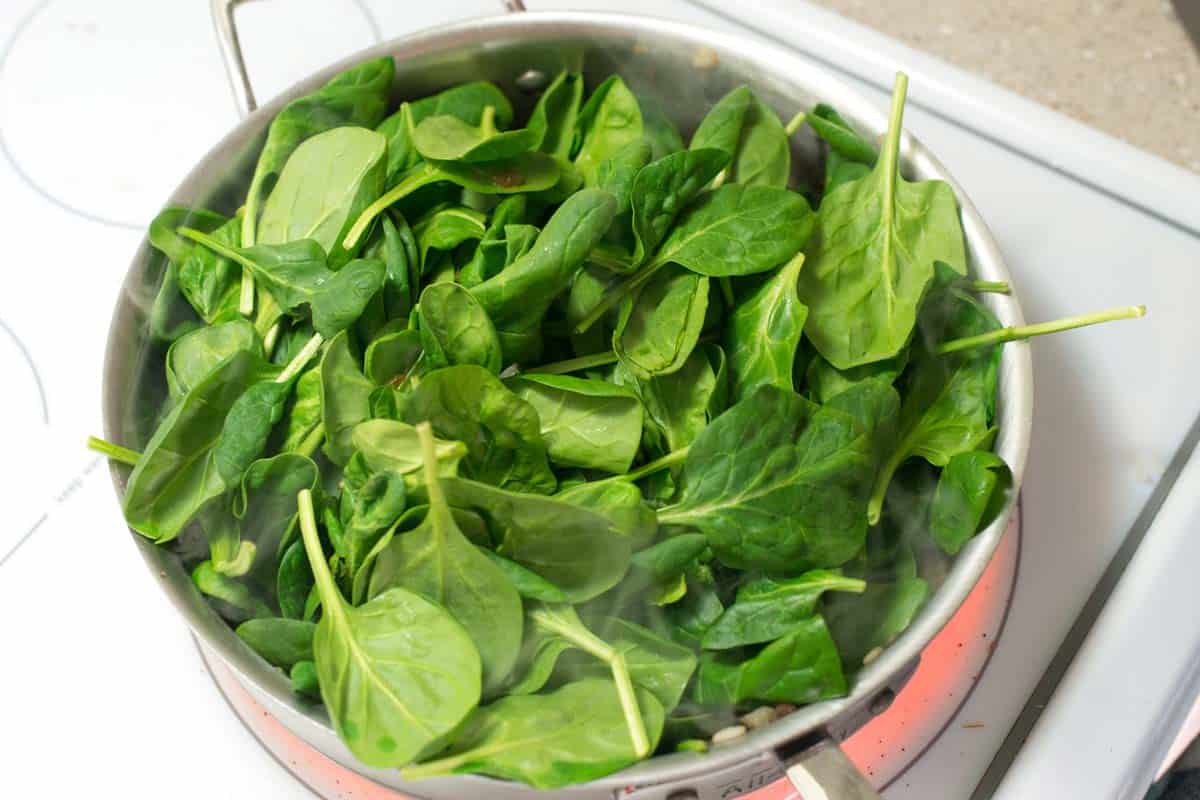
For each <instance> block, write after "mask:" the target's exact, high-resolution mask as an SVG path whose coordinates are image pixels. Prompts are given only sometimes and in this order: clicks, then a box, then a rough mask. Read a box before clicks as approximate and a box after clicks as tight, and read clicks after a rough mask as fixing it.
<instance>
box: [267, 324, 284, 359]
mask: <svg viewBox="0 0 1200 800" xmlns="http://www.w3.org/2000/svg"><path fill="white" fill-rule="evenodd" d="M281 329H282V326H281V325H280V324H279V323H278V322H276V323H274V324H273V325H271V327H270V328H268V329H267V335H266V336H264V337H263V352H264V353H266V354H267V358H270V357H271V353H273V352H275V343H276V342H278V341H279V331H280V330H281Z"/></svg>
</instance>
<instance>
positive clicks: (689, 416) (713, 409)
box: [614, 344, 729, 456]
mask: <svg viewBox="0 0 1200 800" xmlns="http://www.w3.org/2000/svg"><path fill="white" fill-rule="evenodd" d="M614 379H615V380H617V381H618V382H619V383H626V382H627V381H628V383H629V384H631V385H632V386H633V388H634V390H635V391H636V392H637V394H638V397H640V398H641V401H642V405H643V406H644V407H645V411H646V421H645V426H644V428H643V435H642V444H643V447H645V448H646V450H647V451H648V452H649V453H651V454H653V455H656V456H665V455H667V454H668V453H672V452H678V451H680V450H682V449H683V448H685V447H687V446H688V445H690V444H691V443H692V442H693V441H695V439H696V437H697V436H699V435H700V432H701V431H702V430H704V428H705V426H706V425H708V423H709V422H711V421H712V420H713V419H715V418H716V417H717V416H718V415H719V414H720V413H721V412H722V411H724V410H725V408H726V406H727V404H728V398H729V390H728V383H729V380H728V376H727V374H726V369H725V354H724V352H723V351H722V350H721V348H720V347H719V346H717V345H714V344H702V345H700V346H699V347H697V348H696V349H694V350H692V352H691V355H689V356H688V358H687V361H685V362H684V364H683V366H682V367H681V368H680V369H679V370H677V371H675V372H672V373H670V374H668V375H658V376H656V377H653V378H649V379H644V380H643V379H639V378H636V377H634V376H632V375H629V376H623V375H621V374H619V373H618V374H617V375H615V376H614Z"/></svg>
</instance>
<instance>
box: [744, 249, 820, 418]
mask: <svg viewBox="0 0 1200 800" xmlns="http://www.w3.org/2000/svg"><path fill="white" fill-rule="evenodd" d="M803 265H804V254H803V253H799V254H797V255H796V256H794V257H793V258H792V260H791V261H788V262H787V263H786V264H784V265H783V267H782V268H780V270H779V271H778V272H777V273H775V274H774V275H771V276H769V277H768V278H767V279H766V280H763V281H761V282H760V283H759V285H758V286H757V287H756V288H755V289H754V290H753V291H752V292H750V293H749V294H748V295H746V296H745V297H743V298H742V299H741V300H740V301H738V304H737V305H736V306H735V307H734V309H733V313H732V314H731V315H730V318H729V322H728V323H727V324H726V327H725V341H724V344H725V353H726V354H727V355H728V357H729V377H730V379H731V382H732V384H733V385H732V390H733V397H734V399H735V401H736V400H741V399H742V398H745V397H748V396H750V394H751V393H753V392H754V390H755V389H757V388H758V387H759V386H776V387H778V388H780V389H786V390H790V389H791V388H792V372H793V369H794V367H795V361H796V350H797V348H798V347H799V346H800V337H801V336H802V335H803V333H804V320H805V319H806V318H807V317H808V308H807V307H806V306H805V305H804V304H803V303H801V302H800V298H799V296H798V295H797V293H796V282H797V281H798V280H799V277H800V268H801V267H802V266H803Z"/></svg>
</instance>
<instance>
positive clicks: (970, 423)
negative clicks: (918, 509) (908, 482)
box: [867, 290, 1000, 524]
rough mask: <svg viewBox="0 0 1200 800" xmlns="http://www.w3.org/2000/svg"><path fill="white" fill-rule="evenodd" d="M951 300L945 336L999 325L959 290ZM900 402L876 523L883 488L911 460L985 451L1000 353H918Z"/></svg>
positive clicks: (878, 483)
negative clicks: (951, 311) (897, 427)
mask: <svg viewBox="0 0 1200 800" xmlns="http://www.w3.org/2000/svg"><path fill="white" fill-rule="evenodd" d="M950 291H951V293H952V295H953V298H954V300H953V302H954V308H955V313H954V317H953V319H952V320H951V321H950V322H949V323H948V331H949V334H948V335H950V336H952V337H953V336H959V335H961V336H970V335H974V334H977V333H983V332H985V331H989V330H994V329H996V328H997V327H999V323H998V322H997V321H996V319H995V318H994V317H993V316H992V315H991V313H990V312H989V311H988V310H987V309H986V308H984V307H983V305H982V304H981V303H979V301H977V300H975V299H974V298H973V297H970V296H968V295H966V294H964V293H961V292H959V291H958V290H950ZM909 369H910V370H911V375H910V376H909V377H908V379H907V381H906V384H905V394H904V402H903V403H902V404H901V407H900V415H899V433H898V436H897V443H896V446H895V447H894V448H893V449H892V452H891V454H890V455H889V456H888V457H887V458H886V459H885V460H884V462H883V465H882V466H881V467H880V469H879V473H878V475H877V476H876V479H875V488H874V490H873V491H872V493H871V501H870V505H869V506H868V508H867V514H868V518H869V520H870V522H871V523H872V524H874V523H875V522H877V521H878V520H879V517H880V513H881V510H882V507H883V500H884V497H885V496H886V494H887V488H888V484H890V483H891V480H892V476H893V475H894V474H895V472H896V470H897V469H898V468H899V467H900V465H901V464H903V463H904V462H905V461H906V460H908V459H909V458H910V457H913V456H919V457H921V458H924V459H925V460H926V461H928V462H929V463H930V464H933V465H934V466H938V467H942V466H945V465H946V464H947V463H948V462H949V461H950V459H951V458H953V457H954V456H956V455H958V454H960V453H969V452H971V451H972V450H983V449H987V447H988V445H990V443H991V441H992V439H993V437H994V436H995V433H996V430H995V428H994V427H993V425H992V422H993V419H994V417H995V412H996V381H997V376H998V373H999V369H1000V350H999V348H996V347H984V348H978V349H975V350H966V351H962V352H959V353H952V354H948V355H944V356H939V355H934V354H933V353H930V352H928V351H922V352H920V353H918V354H917V355H916V356H915V358H914V361H913V364H912V365H911V366H910V367H909Z"/></svg>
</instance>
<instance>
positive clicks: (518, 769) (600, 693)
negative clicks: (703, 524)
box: [400, 678, 663, 789]
mask: <svg viewBox="0 0 1200 800" xmlns="http://www.w3.org/2000/svg"><path fill="white" fill-rule="evenodd" d="M637 698H638V705H639V706H640V707H641V709H642V716H643V718H644V719H645V721H646V728H647V730H648V731H649V733H650V734H651V736H652V738H651V743H652V744H656V743H657V742H658V736H659V735H660V734H661V731H662V723H663V711H662V706H661V705H660V704H659V702H658V701H657V700H656V699H654V695H652V694H650V693H649V692H646V691H641V692H638V695H637ZM639 758H640V756H639V755H638V753H637V751H636V750H635V749H634V747H633V745H632V742H631V741H630V739H629V734H628V733H627V732H626V731H625V729H624V727H622V725H621V707H620V704H619V703H618V702H617V691H616V687H615V686H614V685H613V682H612V681H611V680H604V679H600V678H588V679H586V680H582V681H576V682H574V683H570V684H567V685H566V686H564V687H562V688H561V689H558V690H557V691H555V692H552V693H550V694H535V695H528V696H513V697H505V698H503V699H501V700H499V701H498V702H496V703H493V704H492V705H490V706H486V707H484V708H482V709H480V710H479V711H478V712H477V713H476V715H475V716H474V717H473V718H472V719H471V721H470V723H469V724H468V727H467V728H466V730H465V731H464V732H463V734H462V735H461V736H460V737H459V739H458V740H457V741H456V742H455V745H454V748H453V749H452V750H451V751H450V753H449V754H447V755H445V756H443V757H441V758H439V759H437V760H436V761H431V762H429V763H426V764H421V765H419V766H415V767H408V768H406V769H404V770H401V773H400V774H401V777H403V778H405V779H406V780H418V779H421V778H430V777H433V776H436V775H452V774H462V773H481V774H484V775H493V776H495V777H498V778H508V779H509V780H517V781H523V782H524V783H527V784H529V785H530V786H533V787H534V788H537V789H556V788H559V787H562V786H568V785H570V784H573V783H581V782H583V781H588V780H591V779H593V778H598V777H601V776H603V775H607V774H609V773H611V772H615V771H616V770H619V769H621V768H622V767H626V766H629V765H630V764H632V763H634V762H635V761H637V760H638V759H639Z"/></svg>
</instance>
